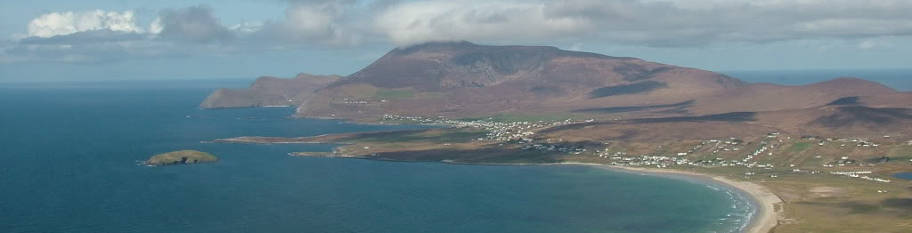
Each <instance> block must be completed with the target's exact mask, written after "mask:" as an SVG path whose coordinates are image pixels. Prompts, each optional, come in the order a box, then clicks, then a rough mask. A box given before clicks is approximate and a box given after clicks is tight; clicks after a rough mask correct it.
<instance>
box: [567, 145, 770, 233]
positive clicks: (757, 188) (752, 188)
mask: <svg viewBox="0 0 912 233" xmlns="http://www.w3.org/2000/svg"><path fill="white" fill-rule="evenodd" d="M554 165H583V166H592V167H596V168H601V169H609V170H615V171H617V170H621V171H628V172H637V173H644V174H655V175H683V176H686V177H690V178H696V179H700V180H706V181H710V182H715V183H721V184H724V185H726V186H729V187H732V188H735V189H738V190H740V191H741V192H743V193H745V194H747V196H748V197H750V198H751V199H752V201H753V202H754V203H755V208H757V214H756V215H755V216H752V217H751V218H750V219H749V221H750V223H748V225H747V226H746V228H745V229H744V231H743V232H745V233H768V232H770V231H772V230H773V228H775V227H776V226H778V225H779V218H780V217H781V212H780V211H781V208H780V210H778V211H777V209H776V206H777V205H781V204H782V199H780V198H779V196H777V195H776V194H774V193H773V192H772V191H769V189H767V188H766V187H763V186H761V185H758V184H755V183H752V182H748V181H736V180H732V179H728V178H725V177H722V176H716V175H709V174H703V173H697V172H690V171H680V170H671V169H655V168H638V167H621V166H611V165H606V164H597V163H580V162H562V163H555V164H554Z"/></svg>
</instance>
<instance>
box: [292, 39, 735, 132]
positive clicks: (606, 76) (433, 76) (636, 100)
mask: <svg viewBox="0 0 912 233" xmlns="http://www.w3.org/2000/svg"><path fill="white" fill-rule="evenodd" d="M744 85H745V83H743V82H741V81H739V80H737V79H734V78H730V77H727V76H725V75H722V74H718V73H713V72H709V71H705V70H698V69H692V68H685V67H677V66H671V65H665V64H659V63H654V62H648V61H644V60H641V59H636V58H624V57H610V56H605V55H600V54H594V53H587V52H576V51H566V50H560V49H557V48H555V47H548V46H487V45H476V44H472V43H469V42H434V43H426V44H421V45H415V46H412V47H407V48H397V49H394V50H392V51H390V52H389V53H387V54H386V55H384V56H383V57H381V58H380V59H378V60H377V61H375V62H374V63H373V64H370V65H369V66H367V67H365V68H364V69H362V70H360V71H358V72H356V73H354V74H352V75H350V76H349V77H347V78H344V79H342V80H340V81H339V82H336V83H333V84H331V85H329V87H327V88H324V89H321V90H319V91H318V92H317V93H318V94H317V95H316V96H315V98H314V99H312V100H311V101H309V102H308V103H307V104H306V105H305V106H304V107H302V108H299V111H298V113H299V115H301V116H308V117H330V116H335V117H343V118H360V117H362V116H364V115H374V114H383V113H399V114H419V115H448V116H454V117H464V116H480V115H486V114H497V113H507V112H528V113H538V112H554V113H557V112H568V111H572V110H574V109H582V108H589V107H603V106H621V105H634V104H641V103H661V104H668V103H676V102H682V101H688V100H691V99H694V98H697V97H701V96H709V95H713V94H716V93H720V92H722V91H724V90H727V89H732V88H738V87H741V86H744Z"/></svg>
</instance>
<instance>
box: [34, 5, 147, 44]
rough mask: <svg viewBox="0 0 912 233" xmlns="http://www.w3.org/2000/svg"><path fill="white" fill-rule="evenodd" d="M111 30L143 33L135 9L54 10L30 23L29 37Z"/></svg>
mask: <svg viewBox="0 0 912 233" xmlns="http://www.w3.org/2000/svg"><path fill="white" fill-rule="evenodd" d="M97 30H110V31H115V32H128V33H141V32H142V31H143V30H142V29H141V28H140V27H138V26H136V22H135V19H134V14H133V11H123V12H116V11H103V10H95V11H87V12H72V11H67V12H52V13H47V14H44V15H41V16H39V17H37V18H35V19H33V20H32V21H31V22H29V25H28V37H42V38H48V37H53V36H60V35H69V34H73V33H78V32H85V31H97Z"/></svg>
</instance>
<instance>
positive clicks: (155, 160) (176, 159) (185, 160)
mask: <svg viewBox="0 0 912 233" xmlns="http://www.w3.org/2000/svg"><path fill="white" fill-rule="evenodd" d="M215 161H218V157H215V155H212V154H210V153H206V152H202V151H196V150H179V151H172V152H168V153H162V154H157V155H154V156H152V157H150V158H149V159H148V160H146V162H145V164H146V165H152V166H162V165H178V164H194V163H210V162H215Z"/></svg>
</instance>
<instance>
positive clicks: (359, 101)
mask: <svg viewBox="0 0 912 233" xmlns="http://www.w3.org/2000/svg"><path fill="white" fill-rule="evenodd" d="M384 102H385V101H384ZM342 103H345V104H369V103H370V102H368V101H367V100H363V99H350V98H344V99H342Z"/></svg>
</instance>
